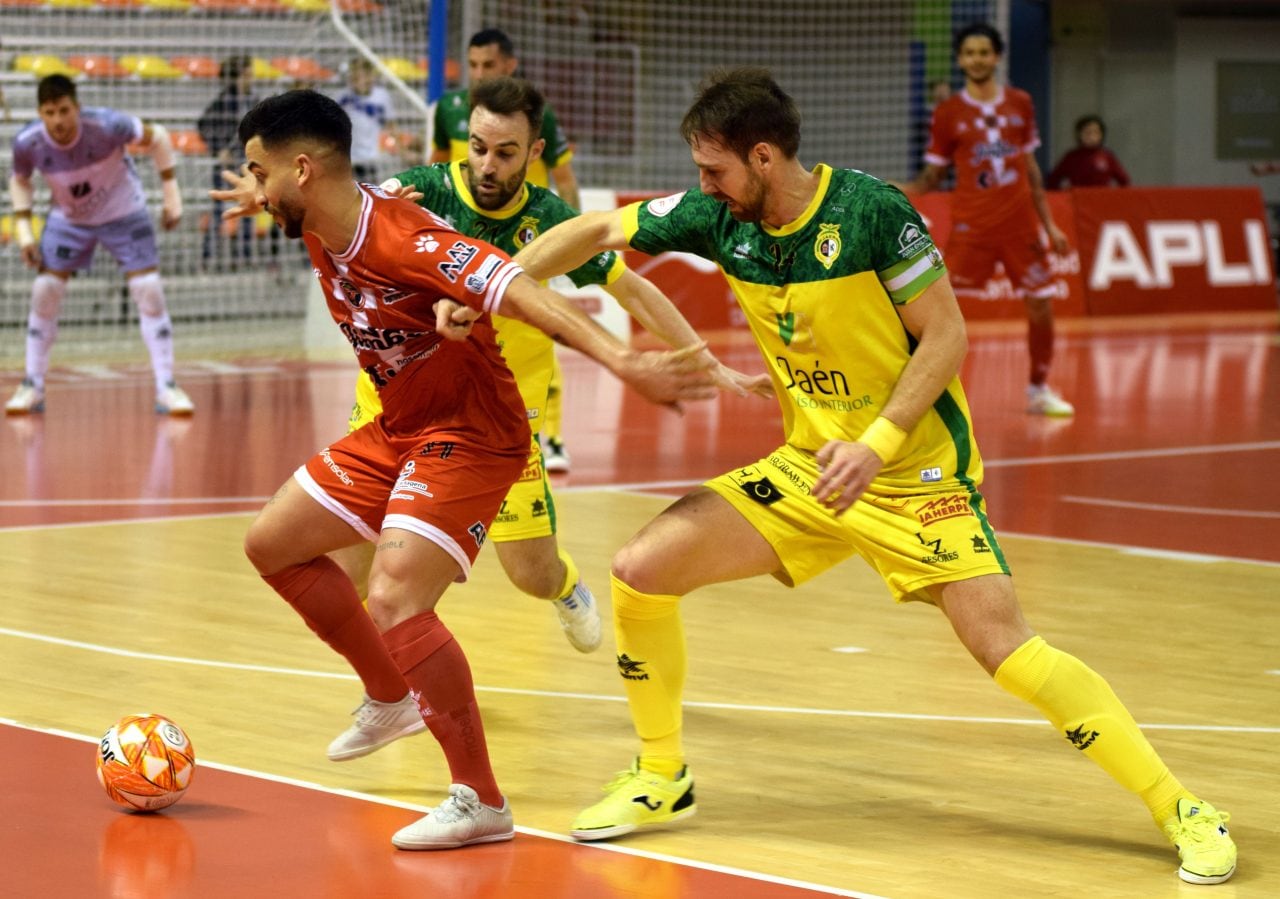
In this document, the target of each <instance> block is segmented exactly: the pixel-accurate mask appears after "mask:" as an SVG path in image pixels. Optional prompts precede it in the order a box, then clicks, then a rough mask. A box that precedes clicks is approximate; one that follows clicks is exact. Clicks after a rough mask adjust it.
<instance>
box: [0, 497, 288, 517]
mask: <svg viewBox="0 0 1280 899" xmlns="http://www.w3.org/2000/svg"><path fill="white" fill-rule="evenodd" d="M270 498H271V497H269V496H198V497H194V498H191V499H183V498H182V497H175V496H166V497H154V498H148V497H139V498H137V499H0V508H10V509H14V508H24V507H31V508H37V509H45V508H64V507H72V506H216V505H219V504H222V505H226V504H227V503H232V504H236V503H257V504H259V505H260V504H262V503H265V502H266V501H267V500H268V499H270ZM170 520H172V519H170Z"/></svg>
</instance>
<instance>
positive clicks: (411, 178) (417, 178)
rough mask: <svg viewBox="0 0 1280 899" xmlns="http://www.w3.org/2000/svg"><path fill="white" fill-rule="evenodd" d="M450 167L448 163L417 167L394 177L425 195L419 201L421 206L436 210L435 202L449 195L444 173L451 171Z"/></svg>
mask: <svg viewBox="0 0 1280 899" xmlns="http://www.w3.org/2000/svg"><path fill="white" fill-rule="evenodd" d="M450 165H451V163H448V162H437V163H433V164H432V165H415V166H414V167H413V168H411V169H407V170H406V171H403V172H400V173H399V174H398V175H394V176H393V177H395V178H397V179H399V181H400V183H401V184H403V185H406V186H411V187H413V188H414V189H415V190H417V191H419V192H420V193H421V194H422V195H423V197H422V199H421V200H418V205H419V206H426V207H427V208H428V209H435V208H436V205H435V201H437V200H438V199H439V198H440V197H442V196H447V195H448V191H447V190H446V189H445V186H444V173H445V172H447V171H448V170H449V166H450Z"/></svg>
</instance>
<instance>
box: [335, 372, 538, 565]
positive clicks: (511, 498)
mask: <svg viewBox="0 0 1280 899" xmlns="http://www.w3.org/2000/svg"><path fill="white" fill-rule="evenodd" d="M381 411H382V402H381V401H380V400H379V399H378V391H377V389H376V388H375V387H374V386H373V381H372V380H371V379H370V378H369V376H368V375H367V374H365V373H364V372H360V374H359V375H358V377H357V378H356V401H355V403H354V404H353V405H352V407H351V415H350V417H349V418H348V419H347V433H350V432H351V431H354V430H356V429H357V428H361V427H363V426H364V425H367V424H368V423H369V422H371V421H373V420H374V418H375V417H377V415H378V413H380V412H381ZM531 424H532V423H531ZM555 532H556V506H555V501H554V500H553V499H552V497H551V485H550V484H549V483H548V481H547V471H546V469H545V468H543V466H542V445H541V444H540V443H539V442H538V435H537V433H536V432H535V433H534V435H533V438H532V440H531V441H530V445H529V458H528V460H527V461H526V462H525V466H524V471H522V472H521V473H520V477H519V478H518V479H517V480H516V482H515V483H514V484H512V485H511V489H510V490H509V491H507V495H506V497H505V498H504V499H503V500H502V507H501V508H500V509H498V514H497V515H496V516H495V517H494V519H493V524H492V525H490V527H489V539H490V540H492V541H493V542H494V543H510V542H512V541H515V540H528V539H530V538H532V537H550V536H551V535H552V534H554V533H555Z"/></svg>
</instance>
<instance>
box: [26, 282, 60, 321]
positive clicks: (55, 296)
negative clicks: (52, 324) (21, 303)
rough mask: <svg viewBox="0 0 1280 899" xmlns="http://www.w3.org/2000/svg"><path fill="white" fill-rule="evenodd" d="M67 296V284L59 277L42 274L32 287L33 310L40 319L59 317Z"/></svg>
mask: <svg viewBox="0 0 1280 899" xmlns="http://www.w3.org/2000/svg"><path fill="white" fill-rule="evenodd" d="M66 295H67V282H66V281H64V280H63V279H62V278H59V277H58V276H57V275H51V274H49V273H48V272H41V273H40V274H38V275H36V279H35V281H34V282H33V283H32V285H31V309H32V311H33V312H35V314H36V315H38V316H39V317H40V318H54V319H56V318H57V317H58V312H59V310H61V309H62V298H63V297H65V296H66Z"/></svg>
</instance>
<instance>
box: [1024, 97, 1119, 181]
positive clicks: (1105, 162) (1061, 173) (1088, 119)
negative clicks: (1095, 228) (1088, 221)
mask: <svg viewBox="0 0 1280 899" xmlns="http://www.w3.org/2000/svg"><path fill="white" fill-rule="evenodd" d="M1106 136H1107V126H1106V125H1104V124H1103V122H1102V119H1101V118H1099V117H1098V116H1096V115H1085V116H1081V117H1080V118H1078V119H1077V120H1076V146H1075V148H1074V149H1072V150H1068V151H1067V152H1066V153H1065V154H1063V156H1062V158H1061V159H1059V160H1058V164H1057V165H1055V166H1054V167H1053V171H1052V172H1050V173H1049V177H1048V179H1047V180H1046V182H1045V184H1046V186H1047V187H1048V188H1049V189H1050V190H1057V189H1058V188H1060V187H1062V185H1063V184H1064V183H1066V184H1069V185H1070V186H1071V187H1111V186H1112V185H1113V184H1114V185H1116V186H1117V187H1128V186H1129V173H1128V172H1126V171H1125V170H1124V166H1122V165H1121V164H1120V160H1119V159H1116V154H1114V153H1112V152H1111V151H1110V150H1108V149H1107V148H1106V147H1104V146H1103V145H1102V143H1103V141H1104V140H1106Z"/></svg>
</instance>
